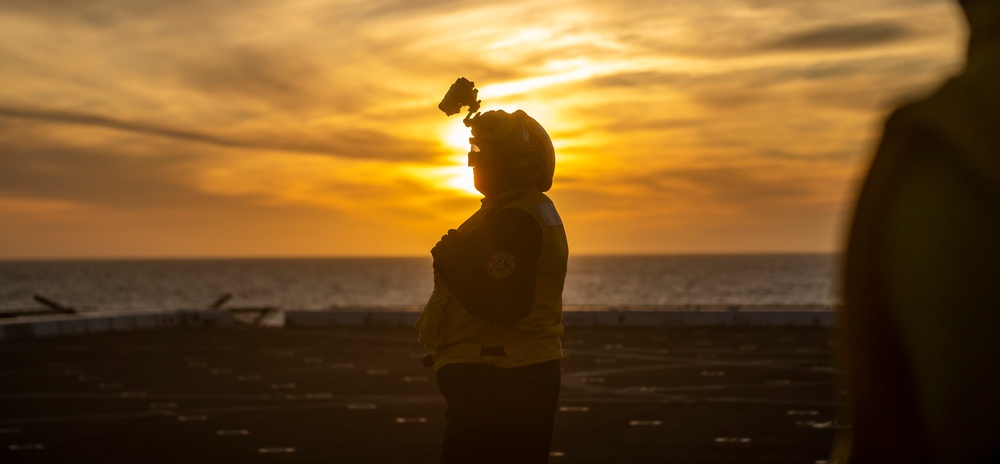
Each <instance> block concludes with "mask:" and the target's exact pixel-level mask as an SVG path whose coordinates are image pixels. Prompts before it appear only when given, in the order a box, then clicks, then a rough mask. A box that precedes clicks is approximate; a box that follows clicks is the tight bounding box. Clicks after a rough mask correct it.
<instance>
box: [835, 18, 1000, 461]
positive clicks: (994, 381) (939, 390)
mask: <svg viewBox="0 0 1000 464" xmlns="http://www.w3.org/2000/svg"><path fill="white" fill-rule="evenodd" d="M960 3H961V4H962V7H963V9H964V10H965V13H966V17H967V18H968V20H969V24H970V26H971V27H970V29H971V36H970V41H969V50H968V61H967V64H966V68H965V70H964V71H963V72H962V73H961V74H960V75H959V76H957V77H955V78H954V79H951V80H949V81H948V82H946V83H945V84H944V85H943V86H942V87H941V88H940V89H939V90H938V91H937V92H936V93H935V94H934V95H932V96H930V97H929V98H927V99H926V100H923V101H920V102H917V103H914V104H911V105H907V106H904V107H902V108H901V109H899V110H897V111H896V112H895V113H893V114H892V116H891V117H890V118H889V119H888V121H887V122H886V125H885V134H884V137H883V139H882V142H881V144H880V146H879V148H878V152H877V153H876V155H875V158H874V161H873V163H872V166H871V170H870V172H869V174H868V178H867V180H866V182H865V184H864V188H863V190H862V192H861V195H860V197H859V199H858V204H857V209H856V212H855V216H854V222H853V225H852V229H851V231H850V236H849V243H848V246H847V254H846V258H845V266H844V271H845V273H844V311H843V313H842V324H843V333H844V338H843V340H844V344H845V352H846V353H847V358H848V359H847V367H848V381H849V392H850V415H851V417H850V420H851V429H850V432H849V434H847V435H848V436H849V440H844V441H843V442H841V443H839V444H838V445H839V446H838V449H837V450H836V454H838V455H839V457H840V462H842V463H852V464H859V463H878V464H884V463H897V462H898V463H903V462H905V463H925V462H934V463H938V462H948V463H984V462H1000V400H998V395H1000V1H996V0H970V1H963V2H960ZM845 438H846V437H845Z"/></svg>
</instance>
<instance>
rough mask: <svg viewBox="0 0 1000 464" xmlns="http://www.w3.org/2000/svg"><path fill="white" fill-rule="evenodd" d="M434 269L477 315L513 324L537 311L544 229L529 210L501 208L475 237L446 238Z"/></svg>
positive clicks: (493, 320)
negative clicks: (542, 229) (539, 268)
mask: <svg viewBox="0 0 1000 464" xmlns="http://www.w3.org/2000/svg"><path fill="white" fill-rule="evenodd" d="M442 242H451V243H450V244H448V243H446V244H444V246H443V247H440V249H439V247H435V248H436V249H438V252H437V253H436V254H434V253H432V254H434V269H435V270H437V271H438V274H439V275H440V276H441V278H442V279H443V280H444V282H445V284H446V285H447V286H448V289H449V290H450V291H451V293H452V294H454V295H455V296H456V297H457V298H458V300H459V301H460V302H461V303H462V306H464V307H465V309H466V310H467V311H468V312H469V313H471V314H472V315H474V316H478V317H481V318H484V319H487V320H490V321H492V322H496V323H498V324H501V325H505V326H507V325H511V324H513V323H515V322H517V321H518V320H520V319H522V318H524V317H525V316H527V315H528V313H530V312H531V306H532V305H533V304H534V301H535V278H536V276H537V269H538V258H539V256H540V255H541V250H542V231H541V228H540V226H539V225H538V222H537V221H535V219H534V218H533V217H531V215H529V214H528V213H526V212H524V211H521V210H517V209H503V210H500V211H498V212H496V213H495V214H494V215H493V216H492V217H490V218H489V219H488V220H487V222H486V223H485V224H484V225H483V226H482V227H481V229H480V230H477V231H476V232H475V233H474V234H473V235H472V236H471V237H466V238H458V237H457V235H456V236H454V238H444V239H443V240H442Z"/></svg>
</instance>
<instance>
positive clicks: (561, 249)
mask: <svg viewBox="0 0 1000 464" xmlns="http://www.w3.org/2000/svg"><path fill="white" fill-rule="evenodd" d="M510 208H514V209H518V210H520V211H523V212H525V213H527V214H528V215H530V216H531V217H532V218H533V219H534V220H535V222H537V224H538V225H539V227H540V229H541V233H542V243H541V245H542V246H541V254H540V255H539V258H538V262H537V268H536V275H535V290H534V300H533V303H532V305H531V309H530V312H529V313H528V315H527V316H525V317H524V318H522V319H520V320H517V321H515V322H514V323H513V324H512V325H510V326H503V325H501V324H498V323H495V322H491V321H489V320H487V319H484V318H481V317H477V316H474V315H473V314H471V313H470V312H469V311H467V310H466V308H464V307H463V305H462V303H461V302H460V301H459V299H458V298H457V297H456V296H455V294H454V293H453V292H452V291H450V290H449V289H448V287H447V285H446V284H445V282H444V280H443V279H442V278H441V276H440V274H439V273H438V272H437V271H435V273H434V291H433V293H432V294H431V297H430V299H429V300H428V302H427V304H426V305H425V306H424V309H423V312H422V313H421V315H420V318H419V319H418V320H417V324H416V329H417V330H418V332H419V341H420V343H421V344H422V345H423V346H424V347H426V348H427V349H429V350H431V354H432V356H433V360H434V367H435V368H440V367H441V366H444V365H446V364H451V363H479V364H491V365H496V366H499V367H517V366H524V365H528V364H535V363H540V362H544V361H551V360H556V359H561V358H562V357H563V353H562V345H561V344H560V341H559V337H560V336H561V335H562V334H563V332H564V329H563V326H562V290H563V282H564V280H565V278H566V260H567V256H568V254H569V249H568V245H567V241H566V231H565V228H564V227H563V224H562V220H561V219H560V218H559V214H558V213H557V212H556V209H555V206H554V205H553V204H552V201H551V200H550V199H549V198H548V197H547V196H545V194H543V193H541V192H540V191H539V190H538V189H537V188H533V187H532V188H523V189H517V190H512V191H509V192H507V193H505V194H501V195H497V196H496V197H495V198H491V199H488V200H484V201H483V205H482V207H481V208H480V209H479V211H477V212H476V213H475V214H473V215H472V216H471V217H470V218H469V219H467V220H466V221H465V222H464V223H463V224H462V225H461V226H459V228H458V234H459V235H460V236H461V237H469V236H470V235H472V233H473V231H475V230H476V229H477V228H479V227H481V226H482V225H483V224H484V222H485V221H486V220H487V218H488V217H489V216H490V215H492V214H494V213H495V212H497V211H501V210H505V209H510ZM484 348H485V349H484Z"/></svg>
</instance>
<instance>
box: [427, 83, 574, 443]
mask: <svg viewBox="0 0 1000 464" xmlns="http://www.w3.org/2000/svg"><path fill="white" fill-rule="evenodd" d="M469 85H471V84H469ZM470 88H471V87H470ZM477 107H478V105H477ZM466 123H467V125H469V126H470V127H471V128H472V135H473V138H472V139H470V141H471V142H472V151H470V152H469V166H472V167H473V173H474V176H475V185H476V189H477V190H479V191H480V192H481V193H482V194H483V195H484V197H485V198H484V199H483V200H482V207H481V208H480V209H479V211H478V212H476V213H475V214H473V215H472V217H470V218H469V219H467V220H466V221H465V222H464V223H463V224H462V225H461V226H459V227H458V230H449V231H448V234H447V235H445V236H444V237H442V238H441V241H440V242H438V244H437V245H436V246H435V247H434V249H432V250H431V255H433V257H434V292H433V294H432V295H431V297H430V300H429V301H428V302H427V305H426V306H424V310H423V313H422V314H421V315H420V319H419V320H418V321H417V326H416V328H417V330H418V331H419V332H420V336H419V340H420V343H421V344H422V345H423V346H425V347H426V348H428V349H429V350H430V351H431V354H430V355H428V357H427V358H425V364H427V365H429V366H433V367H434V368H435V369H436V372H437V382H438V388H439V389H440V390H441V394H442V395H443V396H444V398H445V399H446V400H447V402H448V406H447V410H446V411H445V415H446V418H447V425H446V428H445V437H444V444H443V446H442V455H441V462H443V463H544V462H547V461H548V457H549V448H550V445H551V441H552V427H553V416H554V415H555V409H556V401H557V399H558V397H559V387H560V359H562V357H563V353H562V346H561V344H560V341H559V337H560V335H562V333H563V326H562V290H563V281H564V280H565V277H566V259H567V255H568V247H567V244H566V233H565V230H564V229H563V225H562V220H561V219H560V218H559V214H558V213H556V209H555V206H553V204H552V201H551V200H549V198H548V197H546V196H545V195H544V194H543V193H542V192H544V191H547V190H549V188H550V187H551V186H552V175H553V172H554V169H555V152H554V150H553V147H552V142H551V140H550V139H549V136H548V134H546V132H545V130H544V129H542V126H541V125H539V124H538V123H537V122H535V120H534V119H532V118H530V117H529V116H528V115H527V114H525V113H524V112H523V111H516V112H514V113H513V114H508V113H506V112H503V111H490V112H487V113H484V114H478V113H477V114H476V117H475V118H474V119H468V118H467V119H466Z"/></svg>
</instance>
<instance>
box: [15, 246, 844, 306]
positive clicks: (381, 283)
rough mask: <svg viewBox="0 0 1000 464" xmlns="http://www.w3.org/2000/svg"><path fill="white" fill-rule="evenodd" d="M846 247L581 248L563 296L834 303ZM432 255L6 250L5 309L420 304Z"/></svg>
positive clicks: (600, 300) (579, 302)
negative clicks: (643, 251)
mask: <svg viewBox="0 0 1000 464" xmlns="http://www.w3.org/2000/svg"><path fill="white" fill-rule="evenodd" d="M837 260H838V255H833V254H790V255H658V256H573V257H571V258H570V262H569V272H568V274H567V276H566V287H565V291H564V294H563V300H564V303H565V304H567V305H575V306H589V307H597V308H600V307H608V306H622V305H653V306H675V305H789V306H801V305H833V304H836V303H837V297H836V288H837V282H836V270H837V266H838V261H837ZM431 287H432V270H431V261H430V259H429V258H314V259H190V260H187V259H185V260H118V261H98V260H81V261H0V311H11V310H23V309H31V308H39V307H40V305H38V304H37V303H35V302H34V301H33V295H35V294H39V295H43V296H45V297H47V298H49V299H52V300H55V301H57V302H60V303H63V304H66V305H70V306H73V307H75V308H77V309H80V310H85V311H127V310H142V309H162V310H168V309H199V308H206V307H208V306H209V305H211V304H212V302H214V301H215V300H216V299H218V298H219V297H220V296H221V295H223V294H227V293H228V294H232V296H233V298H232V300H230V301H229V303H228V306H230V307H278V308H283V309H329V308H338V307H344V306H392V307H408V308H404V309H412V310H419V307H420V306H421V305H422V304H423V303H424V302H425V301H426V299H427V297H428V296H429V295H430V292H431Z"/></svg>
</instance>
